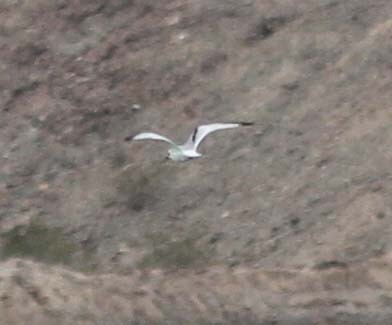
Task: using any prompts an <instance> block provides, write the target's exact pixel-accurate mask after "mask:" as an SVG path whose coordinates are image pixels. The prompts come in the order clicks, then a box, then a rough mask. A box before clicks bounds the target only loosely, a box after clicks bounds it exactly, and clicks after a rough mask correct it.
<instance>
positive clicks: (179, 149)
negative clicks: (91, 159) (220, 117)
mask: <svg viewBox="0 0 392 325" xmlns="http://www.w3.org/2000/svg"><path fill="white" fill-rule="evenodd" d="M250 125H253V123H248V122H240V123H213V124H206V125H200V126H198V127H197V128H195V130H194V131H193V132H192V134H191V135H190V137H189V138H188V140H187V141H186V142H185V143H184V144H182V145H178V144H176V143H175V142H173V141H172V140H170V139H168V138H166V137H163V136H161V135H159V134H156V133H152V132H143V133H139V134H137V135H136V136H134V137H127V138H125V140H126V141H129V140H158V141H165V142H167V143H169V144H170V145H171V147H170V149H169V151H168V156H167V158H169V159H171V160H174V161H185V160H188V159H193V158H198V157H201V156H202V154H201V153H199V152H197V147H198V146H199V145H200V143H201V142H202V141H203V140H204V138H205V137H206V136H207V135H208V134H210V133H212V132H215V131H219V130H224V129H232V128H237V127H240V126H250Z"/></svg>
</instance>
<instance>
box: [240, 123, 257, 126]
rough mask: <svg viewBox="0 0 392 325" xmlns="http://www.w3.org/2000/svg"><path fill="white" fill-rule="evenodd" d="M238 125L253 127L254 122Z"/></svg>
mask: <svg viewBox="0 0 392 325" xmlns="http://www.w3.org/2000/svg"><path fill="white" fill-rule="evenodd" d="M238 124H240V125H241V126H251V125H254V123H253V122H239V123H238Z"/></svg>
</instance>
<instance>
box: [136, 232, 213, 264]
mask: <svg viewBox="0 0 392 325" xmlns="http://www.w3.org/2000/svg"><path fill="white" fill-rule="evenodd" d="M158 238H160V239H161V240H157V239H158ZM151 241H152V246H153V247H152V251H151V252H150V253H148V254H146V255H145V256H144V258H143V259H142V261H141V265H140V266H141V267H146V268H147V267H165V268H169V269H181V268H189V267H194V266H198V265H202V264H203V263H206V262H208V260H209V257H210V256H211V254H212V251H211V249H207V250H206V249H202V248H201V247H198V246H197V243H196V239H195V238H192V237H191V238H185V239H181V240H176V241H171V240H169V238H168V237H167V236H165V235H164V234H155V235H154V237H153V238H151Z"/></svg>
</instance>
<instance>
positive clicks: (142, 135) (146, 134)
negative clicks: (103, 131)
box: [125, 132, 178, 147]
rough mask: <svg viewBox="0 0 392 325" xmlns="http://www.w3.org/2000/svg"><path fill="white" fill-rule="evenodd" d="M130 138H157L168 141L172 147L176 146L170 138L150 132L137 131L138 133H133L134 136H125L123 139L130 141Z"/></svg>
mask: <svg viewBox="0 0 392 325" xmlns="http://www.w3.org/2000/svg"><path fill="white" fill-rule="evenodd" d="M130 140H158V141H165V142H167V143H170V144H171V145H172V146H174V147H177V146H178V145H177V144H176V143H175V142H173V141H172V140H170V139H168V138H166V137H164V136H162V135H159V134H156V133H152V132H143V133H139V134H137V135H135V136H134V137H127V138H125V141H130Z"/></svg>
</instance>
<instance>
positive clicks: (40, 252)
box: [1, 221, 77, 265]
mask: <svg viewBox="0 0 392 325" xmlns="http://www.w3.org/2000/svg"><path fill="white" fill-rule="evenodd" d="M3 239H4V245H3V248H2V252H1V258H2V259H6V258H9V257H29V258H33V259H35V260H37V261H42V262H47V263H55V264H65V265H67V264H70V263H71V258H72V255H73V253H75V252H76V249H77V247H76V245H74V244H73V243H72V242H70V241H69V240H68V239H67V238H65V236H64V233H63V231H62V229H61V228H58V227H55V228H49V227H48V226H46V225H45V224H42V223H40V222H37V221H33V222H31V223H30V224H29V225H27V226H18V227H15V228H14V229H12V230H10V231H8V232H7V233H5V234H4V235H3Z"/></svg>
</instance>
